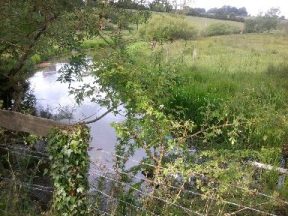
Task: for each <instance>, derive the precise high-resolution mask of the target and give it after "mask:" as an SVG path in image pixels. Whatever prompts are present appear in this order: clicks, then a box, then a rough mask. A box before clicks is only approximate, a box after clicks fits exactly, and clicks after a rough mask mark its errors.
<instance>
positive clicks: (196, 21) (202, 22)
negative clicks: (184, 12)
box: [186, 16, 244, 31]
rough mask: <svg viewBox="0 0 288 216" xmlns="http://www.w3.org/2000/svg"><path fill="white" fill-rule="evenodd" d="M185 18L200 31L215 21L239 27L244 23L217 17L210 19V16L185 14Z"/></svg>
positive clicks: (242, 26) (241, 27) (242, 27)
mask: <svg viewBox="0 0 288 216" xmlns="http://www.w3.org/2000/svg"><path fill="white" fill-rule="evenodd" d="M186 19H187V20H188V21H190V22H191V23H192V24H193V25H194V26H195V27H196V28H197V29H199V30H200V31H203V30H205V29H206V28H207V27H208V26H209V25H211V24H215V23H225V24H229V25H232V26H235V27H237V28H239V29H244V23H242V22H235V21H229V20H218V19H210V18H205V17H194V16H186Z"/></svg>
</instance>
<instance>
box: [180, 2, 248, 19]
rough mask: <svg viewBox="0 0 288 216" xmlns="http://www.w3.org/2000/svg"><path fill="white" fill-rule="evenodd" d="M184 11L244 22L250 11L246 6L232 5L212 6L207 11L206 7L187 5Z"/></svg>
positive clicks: (190, 13)
mask: <svg viewBox="0 0 288 216" xmlns="http://www.w3.org/2000/svg"><path fill="white" fill-rule="evenodd" d="M184 11H187V12H186V15H188V16H200V17H207V18H214V19H223V20H233V21H239V22H244V21H245V19H244V18H245V17H247V16H248V12H247V10H246V8H245V7H241V8H236V7H232V6H223V7H221V8H211V9H209V10H207V11H206V9H205V8H190V7H186V8H185V10H184Z"/></svg>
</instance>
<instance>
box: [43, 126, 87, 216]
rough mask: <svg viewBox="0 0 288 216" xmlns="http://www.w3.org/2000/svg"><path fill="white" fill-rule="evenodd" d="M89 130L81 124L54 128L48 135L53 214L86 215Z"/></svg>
mask: <svg viewBox="0 0 288 216" xmlns="http://www.w3.org/2000/svg"><path fill="white" fill-rule="evenodd" d="M89 139H90V135H89V130H88V128H87V127H86V126H85V125H80V124H78V125H75V126H69V127H67V128H65V129H54V130H53V131H52V132H51V133H50V135H49V137H48V144H49V148H48V151H49V155H50V156H49V158H50V160H51V168H50V170H49V172H50V175H51V177H52V180H53V184H54V194H53V205H52V212H53V214H54V215H67V216H71V215H88V213H89V208H88V203H87V196H86V193H87V191H88V178H87V173H88V169H89V156H88V153H87V149H88V146H89Z"/></svg>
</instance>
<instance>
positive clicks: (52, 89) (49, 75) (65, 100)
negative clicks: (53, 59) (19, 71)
mask: <svg viewBox="0 0 288 216" xmlns="http://www.w3.org/2000/svg"><path fill="white" fill-rule="evenodd" d="M63 65H64V63H57V64H54V65H51V66H49V67H48V68H46V69H44V70H42V71H38V72H36V73H35V75H34V76H33V77H31V78H30V80H29V81H30V85H31V89H32V90H33V92H34V95H35V97H36V99H37V104H36V106H37V108H38V109H40V108H44V109H45V108H47V107H48V108H49V111H51V112H52V113H53V114H56V113H57V111H58V110H59V107H69V108H70V110H71V109H73V119H71V122H77V121H79V120H83V119H85V118H87V117H89V116H92V115H94V116H93V117H94V118H95V116H97V115H101V113H104V112H105V111H106V109H105V108H103V107H101V106H99V105H98V104H95V103H92V102H90V101H89V100H85V101H84V102H83V103H82V104H81V105H77V103H76V102H75V99H74V98H73V96H72V95H69V84H67V83H61V82H58V81H57V78H58V77H59V73H58V71H59V69H60V68H61V67H63ZM93 81H94V79H93V77H92V76H86V77H84V78H83V82H81V83H79V82H75V83H73V85H71V86H73V87H77V86H80V85H82V84H84V83H87V84H89V83H92V82H93ZM95 114H96V115H95ZM93 117H91V118H90V119H93ZM123 119H124V117H123V116H122V115H116V116H115V115H114V114H111V113H110V114H108V115H107V116H105V117H104V118H102V119H101V120H100V121H98V122H96V123H94V124H91V125H89V126H90V129H91V136H92V139H91V144H90V149H89V155H90V159H91V160H92V161H94V162H95V161H100V162H101V163H104V164H106V165H107V166H109V167H110V166H111V165H112V162H113V159H114V157H113V156H112V154H113V152H114V146H115V144H116V135H115V130H114V129H113V128H112V127H111V123H112V122H119V121H123ZM87 120H89V118H88V119H86V121H87ZM101 149H103V150H104V151H108V152H111V153H112V154H111V155H107V154H106V153H103V152H101V151H100V150H101ZM143 155H144V154H143V152H141V151H139V152H137V153H136V155H135V157H134V159H136V160H139V159H141V158H142V157H143ZM134 164H135V161H130V162H129V163H128V164H127V166H131V165H134Z"/></svg>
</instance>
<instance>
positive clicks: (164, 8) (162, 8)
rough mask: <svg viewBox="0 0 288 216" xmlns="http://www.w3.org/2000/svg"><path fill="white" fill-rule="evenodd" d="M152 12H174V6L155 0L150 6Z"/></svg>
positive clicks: (164, 0) (163, 0)
mask: <svg viewBox="0 0 288 216" xmlns="http://www.w3.org/2000/svg"><path fill="white" fill-rule="evenodd" d="M149 7H150V10H152V11H158V12H170V11H172V5H171V4H170V3H169V2H168V1H167V0H154V1H153V2H152V3H150V4H149Z"/></svg>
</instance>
